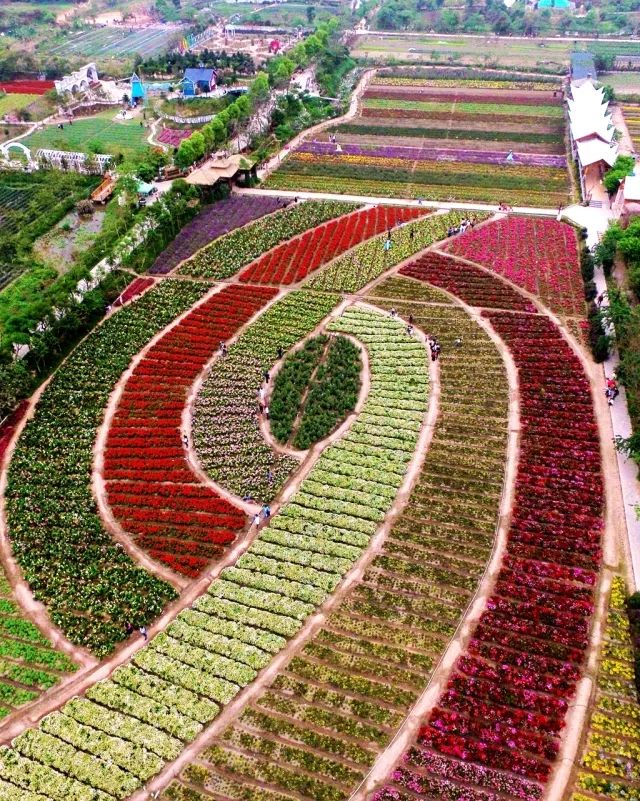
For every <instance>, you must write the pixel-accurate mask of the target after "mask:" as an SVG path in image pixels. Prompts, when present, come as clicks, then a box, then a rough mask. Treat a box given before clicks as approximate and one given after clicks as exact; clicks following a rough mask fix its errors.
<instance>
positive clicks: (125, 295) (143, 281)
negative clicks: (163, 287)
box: [113, 278, 155, 308]
mask: <svg viewBox="0 0 640 801" xmlns="http://www.w3.org/2000/svg"><path fill="white" fill-rule="evenodd" d="M154 283H155V282H154V280H153V278H134V280H133V281H132V282H131V283H130V284H129V286H128V287H127V288H126V289H125V290H124V292H122V293H121V294H120V295H119V296H118V297H117V298H116V300H115V301H114V303H113V306H114V308H117V307H118V306H124V304H125V303H128V302H129V301H130V300H133V299H134V298H137V297H138V296H139V295H142V293H143V292H144V291H145V290H146V289H149V287H150V286H153V284H154Z"/></svg>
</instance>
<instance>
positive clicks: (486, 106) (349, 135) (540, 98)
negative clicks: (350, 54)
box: [267, 76, 572, 206]
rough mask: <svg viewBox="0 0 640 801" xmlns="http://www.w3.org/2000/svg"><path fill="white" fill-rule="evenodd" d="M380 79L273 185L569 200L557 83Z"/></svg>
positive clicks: (547, 202) (298, 153)
mask: <svg viewBox="0 0 640 801" xmlns="http://www.w3.org/2000/svg"><path fill="white" fill-rule="evenodd" d="M381 80H384V83H376V78H374V79H373V81H372V83H371V84H370V85H369V86H368V88H367V90H366V91H365V93H364V95H363V97H362V100H361V102H360V108H359V113H358V115H357V116H356V117H355V118H353V119H352V120H349V121H348V122H344V123H341V124H338V125H336V126H335V127H334V128H332V129H328V130H326V131H324V132H322V133H319V134H316V135H315V137H314V139H312V140H309V141H305V142H302V144H301V145H299V146H298V147H297V148H296V150H295V151H293V152H292V153H291V154H290V155H289V156H288V157H287V158H286V159H285V161H284V162H283V163H282V165H281V166H280V167H279V169H278V170H277V172H276V173H275V174H273V175H272V176H271V177H270V178H269V179H268V181H267V186H268V187H270V188H274V189H293V188H296V189H306V190H308V191H321V190H324V191H327V190H328V191H334V192H344V193H350V194H361V195H370V196H376V197H382V196H391V197H411V198H425V199H428V200H448V201H456V200H457V201H467V200H476V201H484V202H493V203H496V202H503V201H506V202H509V204H510V205H516V206H517V205H535V206H557V205H560V204H562V205H564V204H566V203H567V202H569V201H570V200H571V197H572V195H571V191H572V190H571V185H570V179H569V174H568V171H567V163H566V157H565V155H564V154H565V141H564V117H563V110H562V105H561V93H560V92H559V91H558V88H559V87H557V86H555V87H554V85H551V88H546V89H544V90H542V89H537V90H534V89H514V88H512V84H510V83H508V82H502V83H500V82H496V81H492V82H490V83H489V86H490V88H480V86H478V84H480V85H481V84H482V82H481V81H476V82H474V83H475V84H476V86H474V87H469V86H463V87H458V88H456V87H452V86H450V85H449V83H450V82H448V81H445V82H444V85H438V81H435V80H432V81H428V82H427V83H428V85H422V84H421V82H420V81H414V82H409V83H407V82H406V81H405V80H404V79H402V78H400V79H399V80H398V83H397V85H393V84H392V83H390V80H393V78H391V79H389V77H388V76H386V77H385V78H383V79H381ZM502 87H503V88H502Z"/></svg>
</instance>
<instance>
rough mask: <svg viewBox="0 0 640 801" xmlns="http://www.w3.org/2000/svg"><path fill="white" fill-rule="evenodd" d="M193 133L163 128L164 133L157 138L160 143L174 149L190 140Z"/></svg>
mask: <svg viewBox="0 0 640 801" xmlns="http://www.w3.org/2000/svg"><path fill="white" fill-rule="evenodd" d="M192 133H193V131H176V130H174V129H173V128H163V129H162V133H161V134H160V135H159V136H157V137H156V139H157V140H158V142H162V144H163V145H173V147H178V145H179V144H180V142H182V140H183V139H188V138H189V137H190V136H191V134H192Z"/></svg>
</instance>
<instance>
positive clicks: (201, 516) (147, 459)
mask: <svg viewBox="0 0 640 801" xmlns="http://www.w3.org/2000/svg"><path fill="white" fill-rule="evenodd" d="M276 294H277V291H276V290H275V289H272V288H269V287H250V286H238V285H234V286H228V287H226V288H225V289H223V290H222V291H221V292H218V293H217V294H215V295H213V296H212V297H211V298H209V300H207V301H206V302H205V303H203V304H201V305H199V306H198V307H196V308H195V309H193V310H192V311H191V312H190V313H189V314H188V315H186V317H184V318H183V319H182V320H181V321H180V323H178V324H177V325H175V326H174V327H173V328H171V329H170V330H169V331H167V332H166V333H165V335H164V336H163V337H161V339H159V340H158V341H157V342H156V343H155V344H154V345H153V346H152V347H151V348H150V349H149V351H148V353H147V354H146V355H145V357H144V358H143V359H142V360H141V361H140V363H139V364H138V365H137V366H136V368H135V370H134V371H133V373H132V375H131V376H130V377H129V380H128V381H127V384H126V386H125V389H124V392H123V394H122V398H121V401H120V403H119V405H118V408H117V410H116V413H115V415H114V418H113V421H112V424H111V427H110V429H109V434H108V437H107V444H106V449H105V457H104V478H105V481H106V484H107V496H108V500H109V503H110V504H111V508H112V511H113V514H114V516H115V517H116V519H117V520H118V522H119V523H120V525H121V526H122V527H123V528H124V529H125V531H127V532H128V533H129V534H131V535H132V537H133V538H134V540H135V541H136V543H137V545H138V546H139V547H140V548H142V549H143V550H145V551H146V552H147V553H148V554H149V555H150V556H152V557H153V558H154V559H157V560H158V561H160V562H163V563H164V564H166V565H168V566H169V567H171V568H172V569H173V570H176V571H178V572H180V573H183V574H185V575H187V576H196V575H198V574H199V572H201V571H202V569H203V568H204V567H206V565H207V564H209V563H210V562H211V560H212V559H214V558H216V557H219V555H220V554H221V553H222V550H223V547H224V546H225V545H227V544H228V543H229V542H232V541H233V539H234V538H235V536H236V535H237V533H238V532H239V531H241V530H242V529H243V528H244V525H245V522H246V518H245V515H244V513H243V512H242V511H240V510H239V509H237V508H236V507H235V506H233V505H232V504H231V503H229V502H228V501H227V500H225V499H223V498H221V497H220V496H218V495H217V494H216V493H215V492H214V491H213V490H211V489H210V488H209V487H207V486H203V485H201V484H200V483H199V481H198V479H197V477H196V476H195V475H194V474H193V473H192V471H191V469H190V468H189V466H188V463H187V461H186V458H185V457H186V454H185V450H184V445H183V442H182V439H181V434H180V425H181V417H182V411H183V409H184V404H185V402H186V398H187V395H188V392H189V390H190V388H191V386H192V384H193V382H194V380H195V379H196V377H197V376H198V373H199V372H200V371H201V370H202V368H203V367H204V365H205V364H206V362H207V361H208V360H209V359H210V358H211V356H212V354H213V353H214V352H215V350H216V349H217V347H218V345H219V343H220V341H221V340H227V339H228V338H229V337H231V336H232V335H233V334H234V333H235V332H236V331H237V330H238V328H239V327H240V326H241V325H243V324H244V323H246V322H247V321H248V320H249V319H250V318H251V317H252V316H253V315H254V314H255V313H256V312H257V311H258V310H259V309H260V308H262V307H263V306H264V305H265V304H266V303H267V302H268V301H269V300H270V299H271V298H273V297H274V295H276Z"/></svg>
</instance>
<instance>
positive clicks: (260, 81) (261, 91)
mask: <svg viewBox="0 0 640 801" xmlns="http://www.w3.org/2000/svg"><path fill="white" fill-rule="evenodd" d="M249 97H250V98H251V99H252V100H255V101H257V102H258V103H261V102H263V101H264V100H266V99H267V98H268V97H269V76H268V75H267V73H266V72H259V73H258V74H257V75H256V77H255V78H254V79H253V81H252V82H251V86H250V87H249Z"/></svg>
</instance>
